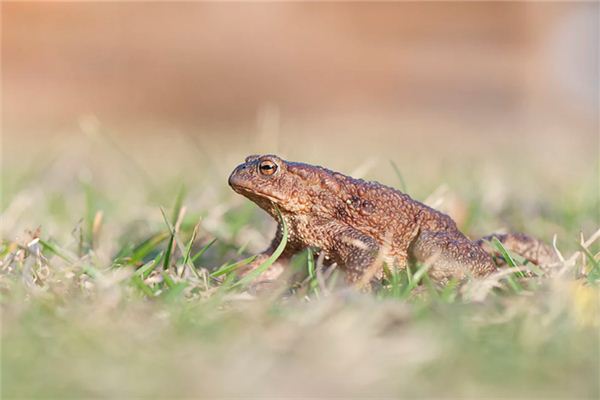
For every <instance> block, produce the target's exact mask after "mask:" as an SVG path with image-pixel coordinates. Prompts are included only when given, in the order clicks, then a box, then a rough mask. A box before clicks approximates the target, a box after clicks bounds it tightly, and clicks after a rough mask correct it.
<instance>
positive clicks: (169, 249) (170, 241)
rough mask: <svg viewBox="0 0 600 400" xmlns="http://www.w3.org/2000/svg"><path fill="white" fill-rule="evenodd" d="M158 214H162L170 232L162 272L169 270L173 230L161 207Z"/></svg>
mask: <svg viewBox="0 0 600 400" xmlns="http://www.w3.org/2000/svg"><path fill="white" fill-rule="evenodd" d="M160 212H161V213H162V216H163V219H164V221H165V224H166V225H167V227H168V228H169V232H170V237H169V244H168V246H167V250H166V252H165V257H164V258H163V270H167V269H169V265H170V263H171V253H172V252H173V243H174V241H175V228H173V225H171V223H170V222H169V220H168V218H167V214H166V213H165V209H164V208H162V207H161V208H160Z"/></svg>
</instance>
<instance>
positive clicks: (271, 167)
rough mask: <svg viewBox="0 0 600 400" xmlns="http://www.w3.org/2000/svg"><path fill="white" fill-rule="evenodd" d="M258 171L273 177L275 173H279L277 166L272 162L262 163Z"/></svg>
mask: <svg viewBox="0 0 600 400" xmlns="http://www.w3.org/2000/svg"><path fill="white" fill-rule="evenodd" d="M258 169H259V170H260V173H261V174H263V175H273V174H274V173H275V171H277V164H275V163H274V162H273V161H270V160H265V161H261V163H260V164H259V165H258Z"/></svg>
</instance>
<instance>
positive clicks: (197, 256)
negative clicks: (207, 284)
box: [192, 238, 217, 264]
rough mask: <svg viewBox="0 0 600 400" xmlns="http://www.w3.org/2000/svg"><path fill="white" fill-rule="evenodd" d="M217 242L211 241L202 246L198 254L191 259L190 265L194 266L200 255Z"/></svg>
mask: <svg viewBox="0 0 600 400" xmlns="http://www.w3.org/2000/svg"><path fill="white" fill-rule="evenodd" d="M216 241H217V239H216V238H215V239H213V240H211V241H210V242H209V243H208V244H207V245H206V246H204V247H203V248H202V249H200V251H199V252H198V253H196V254H195V255H194V256H193V257H192V263H193V264H195V263H196V261H197V260H198V259H199V258H200V257H202V255H203V254H204V253H206V250H208V249H209V248H210V246H212V245H213V244H215V242H216Z"/></svg>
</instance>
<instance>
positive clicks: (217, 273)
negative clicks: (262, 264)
mask: <svg viewBox="0 0 600 400" xmlns="http://www.w3.org/2000/svg"><path fill="white" fill-rule="evenodd" d="M255 258H256V256H255V255H254V256H250V257H248V258H245V259H243V260H241V261H236V262H234V263H231V264H225V265H224V266H222V267H220V268H219V269H217V270H216V271H213V272H212V273H211V274H210V277H211V278H216V277H219V276H221V275H225V274H229V273H230V272H233V271H235V270H236V269H238V268H240V267H242V266H244V265H246V264H250V263H251V262H252V261H254V259H255Z"/></svg>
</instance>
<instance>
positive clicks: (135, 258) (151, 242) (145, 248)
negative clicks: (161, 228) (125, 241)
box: [131, 232, 169, 264]
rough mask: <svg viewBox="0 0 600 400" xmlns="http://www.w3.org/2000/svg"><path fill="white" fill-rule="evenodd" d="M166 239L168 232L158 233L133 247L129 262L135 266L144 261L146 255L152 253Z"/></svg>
mask: <svg viewBox="0 0 600 400" xmlns="http://www.w3.org/2000/svg"><path fill="white" fill-rule="evenodd" d="M168 237H169V232H160V233H157V234H155V235H152V236H150V237H149V238H148V239H146V240H144V241H143V242H142V243H140V244H139V245H138V246H136V247H134V249H133V252H132V255H131V262H132V263H134V264H135V263H138V262H141V261H142V260H144V258H146V257H147V256H148V254H150V253H152V251H154V250H155V249H156V246H158V245H159V244H161V243H162V242H163V241H165V240H166V239H167V238H168Z"/></svg>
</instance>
